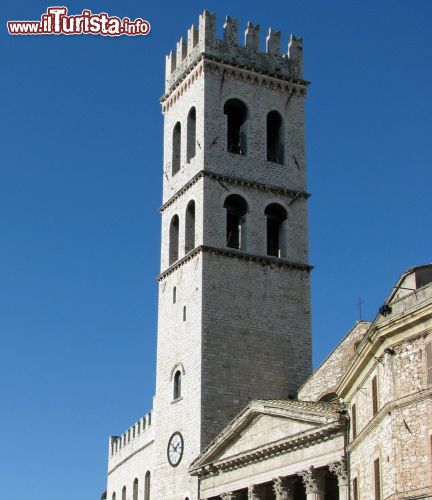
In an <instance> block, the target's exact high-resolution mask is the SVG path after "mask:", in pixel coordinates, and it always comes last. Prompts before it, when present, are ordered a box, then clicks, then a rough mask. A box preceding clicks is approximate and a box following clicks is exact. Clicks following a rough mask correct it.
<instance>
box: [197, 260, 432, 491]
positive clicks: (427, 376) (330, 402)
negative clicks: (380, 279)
mask: <svg viewBox="0 0 432 500" xmlns="http://www.w3.org/2000/svg"><path fill="white" fill-rule="evenodd" d="M431 453H432V265H427V266H421V267H417V268H414V269H411V270H409V271H408V272H406V273H405V274H403V275H402V276H401V278H400V279H399V281H398V282H397V283H396V285H395V286H394V287H393V289H392V292H391V294H390V295H389V297H388V298H387V300H386V301H385V302H384V304H383V306H382V307H381V308H380V312H379V314H378V315H377V317H376V318H375V320H374V321H373V323H368V322H358V323H357V324H356V325H355V327H354V328H353V329H352V330H351V331H350V332H349V333H348V335H347V336H346V337H345V339H343V340H342V342H341V343H340V344H339V345H338V346H337V347H336V349H335V350H334V351H333V352H332V353H331V354H330V356H329V357H328V358H327V359H326V360H325V361H324V362H323V364H322V365H321V366H320V367H319V368H318V369H317V370H316V371H315V373H314V374H313V375H311V376H310V377H309V379H308V380H307V381H306V382H305V383H304V384H303V386H302V387H301V388H300V390H299V392H298V394H297V397H296V399H295V400H286V401H253V402H252V403H250V404H249V406H248V407H247V408H246V409H245V410H244V411H243V412H242V413H240V414H239V415H238V416H237V417H236V418H235V419H234V420H233V421H232V422H231V423H230V424H229V425H228V426H227V427H226V428H225V429H224V430H223V431H222V433H221V434H220V435H219V436H218V437H217V438H216V439H215V440H214V441H213V442H212V443H211V444H210V446H208V448H207V449H206V450H204V451H203V453H201V454H200V456H199V457H198V458H197V459H196V460H195V461H194V462H193V463H192V465H191V467H190V472H191V474H193V475H196V476H197V477H199V478H200V493H201V497H200V498H203V499H204V498H205V499H217V498H226V499H243V498H244V499H248V498H253V499H285V500H302V499H306V498H307V499H308V500H312V499H313V500H337V499H343V500H347V499H352V500H360V499H362V500H370V499H375V500H380V499H420V498H432V456H431Z"/></svg>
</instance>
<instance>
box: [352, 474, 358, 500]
mask: <svg viewBox="0 0 432 500" xmlns="http://www.w3.org/2000/svg"><path fill="white" fill-rule="evenodd" d="M352 489H353V500H358V484H357V478H356V477H355V478H354V479H353V482H352Z"/></svg>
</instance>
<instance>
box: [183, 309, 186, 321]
mask: <svg viewBox="0 0 432 500" xmlns="http://www.w3.org/2000/svg"><path fill="white" fill-rule="evenodd" d="M183 321H186V306H183Z"/></svg>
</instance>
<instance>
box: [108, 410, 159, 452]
mask: <svg viewBox="0 0 432 500" xmlns="http://www.w3.org/2000/svg"><path fill="white" fill-rule="evenodd" d="M151 425H152V413H151V412H149V413H147V414H146V415H144V416H143V417H142V418H140V419H139V420H138V421H137V422H135V423H134V424H133V425H131V426H130V427H129V429H127V430H126V431H125V432H124V433H123V434H121V435H120V436H110V440H109V449H110V457H113V456H114V455H116V454H117V453H119V452H120V451H121V450H123V449H124V448H126V447H128V446H129V445H130V444H131V443H133V442H134V441H135V439H136V438H138V437H141V436H142V435H143V434H144V433H145V432H147V431H148V430H149V428H150V427H151Z"/></svg>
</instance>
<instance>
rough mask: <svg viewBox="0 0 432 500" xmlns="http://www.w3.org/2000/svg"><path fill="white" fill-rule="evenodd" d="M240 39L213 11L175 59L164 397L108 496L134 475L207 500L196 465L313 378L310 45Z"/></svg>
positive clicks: (165, 225)
mask: <svg viewBox="0 0 432 500" xmlns="http://www.w3.org/2000/svg"><path fill="white" fill-rule="evenodd" d="M238 38H239V37H238V23H237V21H236V20H233V19H231V18H229V17H227V18H226V21H225V24H224V26H223V39H222V40H219V39H217V37H216V17H215V15H214V14H211V13H209V12H207V11H204V13H203V14H202V15H201V16H200V17H199V23H198V26H192V27H191V28H190V29H189V30H188V32H187V37H186V38H181V39H180V41H179V42H178V43H177V47H176V50H175V51H172V52H170V54H169V55H168V56H167V58H166V76H165V93H164V95H163V96H162V98H161V104H162V111H163V115H164V157H163V204H162V207H161V215H162V241H161V271H160V274H159V276H158V281H159V311H158V312H159V316H158V341H157V373H156V394H155V398H154V409H153V412H152V424H151V430H149V429H148V427H146V429H147V430H146V432H147V433H148V437H147V438H142V439H143V441H142V443H140V444H139V446H138V444H135V445H134V446H135V448H134V450H133V453H134V454H133V457H131V453H130V452H127V451H126V449H124V450H123V451H122V453H124V456H122V458H121V457H118V458H114V459H113V458H112V457H110V464H109V468H110V470H112V473H111V479H109V482H108V483H109V486H108V498H110V499H111V496H110V495H112V492H113V491H114V489H116V491H117V493H116V495H117V496H116V498H117V499H118V498H122V497H121V493H120V492H121V487H120V486H115V484H116V483H117V482H118V484H120V482H121V481H122V480H123V478H125V477H126V475H127V474H129V472H125V471H126V467H127V468H129V469H130V470H132V472H130V474H132V475H133V474H138V473H139V474H141V475H142V474H144V472H145V470H148V472H149V477H151V498H155V499H159V500H160V499H182V500H184V499H185V498H188V499H190V500H191V499H196V498H198V495H199V493H198V491H197V490H198V481H197V479H196V478H195V477H192V476H190V475H189V473H188V466H189V465H190V463H191V462H192V461H193V459H194V458H196V457H197V456H198V454H199V453H200V452H201V451H202V450H203V449H204V448H205V447H206V446H207V445H208V444H209V443H210V442H211V440H212V439H214V438H215V437H216V435H217V434H218V433H219V432H220V431H221V430H222V429H223V428H224V426H225V425H226V424H227V423H228V422H229V421H230V420H231V419H232V418H233V417H234V416H235V415H236V414H237V413H238V412H239V411H240V410H241V409H243V408H244V407H245V406H246V405H247V404H248V403H249V402H250V401H251V400H254V399H287V398H290V397H292V396H294V395H295V394H296V391H297V390H298V388H299V386H300V385H301V384H302V383H303V382H304V381H305V379H306V378H307V376H308V375H309V374H310V371H311V332H310V291H309V274H310V269H311V268H310V266H309V264H308V243H307V236H308V231H307V199H308V193H307V191H306V159H305V139H304V135H305V134H304V99H305V96H306V90H307V84H308V83H307V82H306V81H305V80H304V79H303V60H302V40H301V39H300V38H296V37H295V36H293V35H291V37H290V41H289V45H288V50H287V53H282V52H281V48H280V41H281V34H280V32H276V31H274V30H272V29H270V30H269V31H268V35H267V37H266V40H265V43H266V49H265V51H261V49H260V28H259V26H254V25H253V24H252V23H250V22H249V23H248V24H247V28H246V31H245V35H244V43H243V42H240V41H239V40H238ZM133 429H134V430H133V434H134V435H135V426H134V427H133ZM141 429H142V426H140V430H141ZM119 439H120V443H121V445H122V446H123V439H122V438H112V448H113V447H114V448H113V449H118V446H117V444H116V443H117V441H118V440H119ZM140 439H141V438H140ZM137 443H138V441H137ZM125 446H126V448H127V446H128V441H127V439H126V445H125ZM111 453H112V449H111ZM128 457H129V458H128ZM125 461H127V462H128V465H127V466H126V465H123V464H124V462H125ZM127 477H129V476H127ZM137 477H138V476H137ZM124 480H125V481H126V479H124ZM127 480H128V481H129V479H127ZM110 481H111V485H110ZM141 485H142V486H141ZM144 487H145V484H144V478H143V479H142V480H141V481H140V486H139V491H138V490H137V491H138V497H137V498H141V492H142V490H141V488H144ZM146 491H147V490H146ZM146 494H147V493H145V492H144V495H146ZM127 498H129V496H128V497H127ZM130 498H132V496H131V497H130ZM134 498H135V497H134ZM142 498H147V497H146V496H143V497H142ZM148 498H150V494H149V496H148Z"/></svg>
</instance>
